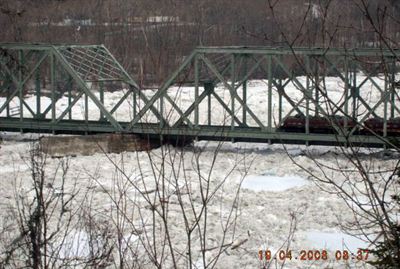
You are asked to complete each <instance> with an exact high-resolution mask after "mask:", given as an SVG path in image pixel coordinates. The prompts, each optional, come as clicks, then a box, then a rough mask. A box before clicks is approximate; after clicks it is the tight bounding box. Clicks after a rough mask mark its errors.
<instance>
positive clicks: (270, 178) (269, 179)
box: [242, 174, 308, 192]
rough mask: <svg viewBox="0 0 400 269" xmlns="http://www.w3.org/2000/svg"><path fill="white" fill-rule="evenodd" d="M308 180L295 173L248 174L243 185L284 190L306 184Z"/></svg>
mask: <svg viewBox="0 0 400 269" xmlns="http://www.w3.org/2000/svg"><path fill="white" fill-rule="evenodd" d="M307 183H308V182H307V180H305V179H303V178H301V177H299V176H295V175H285V176H276V175H268V174H266V175H259V176H247V177H245V178H244V180H243V183H242V187H243V188H244V189H250V190H253V191H274V192H282V191H285V190H288V189H291V188H296V187H301V186H304V185H306V184H307Z"/></svg>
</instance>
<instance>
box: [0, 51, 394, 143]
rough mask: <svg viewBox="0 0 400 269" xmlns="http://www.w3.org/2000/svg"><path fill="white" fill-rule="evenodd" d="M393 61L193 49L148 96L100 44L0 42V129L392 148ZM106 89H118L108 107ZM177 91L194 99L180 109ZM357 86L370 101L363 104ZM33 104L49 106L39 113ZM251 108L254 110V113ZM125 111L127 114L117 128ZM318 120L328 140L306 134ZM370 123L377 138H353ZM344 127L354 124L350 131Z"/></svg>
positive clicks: (380, 55) (373, 55) (365, 54)
mask: <svg viewBox="0 0 400 269" xmlns="http://www.w3.org/2000/svg"><path fill="white" fill-rule="evenodd" d="M399 56H400V51H398V50H380V49H332V48H330V49H321V48H314V49H313V48H294V49H290V48H264V47H199V48H197V49H195V50H194V51H193V53H191V55H189V56H188V57H187V58H186V59H185V60H184V62H183V63H182V65H181V66H179V68H177V70H176V71H175V72H174V73H173V74H172V75H171V77H170V78H169V79H167V80H166V82H165V83H164V84H163V85H162V86H161V87H160V88H159V89H158V90H157V91H155V92H154V93H150V92H149V91H146V90H145V89H141V88H140V87H139V85H138V84H137V83H136V82H135V80H134V79H133V78H132V77H131V76H130V75H129V74H128V73H127V72H126V71H125V69H124V68H123V67H122V66H121V64H120V63H119V62H118V61H117V60H116V59H115V58H114V56H113V55H112V54H111V53H110V51H109V50H107V48H105V47H104V46H103V45H88V46H85V45H84V46H81V45H46V44H0V94H1V95H0V96H1V99H0V130H12V131H34V132H53V133H82V134H86V133H98V132H104V133H107V132H118V133H138V134H144V135H152V136H159V135H162V136H174V137H179V136H188V137H193V138H198V139H208V140H228V141H255V142H268V143H280V142H284V143H295V144H298V143H303V144H307V145H311V144H323V145H337V144H341V145H349V143H355V144H357V145H360V146H376V147H382V146H384V145H389V146H395V145H394V143H397V142H395V141H396V139H397V138H396V137H395V136H394V135H393V133H390V132H389V131H388V121H389V120H393V119H394V118H396V117H399V116H400V106H399V102H400V98H399V94H398V84H399V83H398V82H397V81H396V74H397V73H398V72H397V66H398V64H399ZM332 76H333V77H337V78H339V79H340V81H341V83H342V85H338V88H337V89H336V90H337V91H339V92H340V93H341V94H342V95H341V98H340V100H333V99H332V98H331V97H330V92H329V91H327V90H326V83H327V78H328V77H332ZM377 78H379V79H381V80H384V82H383V83H378V82H377V81H378V80H377ZM253 82H256V83H264V84H265V86H264V87H263V91H262V92H258V93H256V95H255V93H253V92H252V90H253V88H252V87H249V83H253ZM116 85H117V86H116ZM179 85H181V86H182V85H183V86H184V87H185V88H184V89H186V90H185V91H183V92H185V93H180V90H181V89H180V87H181V86H179ZM109 87H113V88H115V87H119V88H120V89H121V90H123V91H121V93H123V94H121V95H120V97H119V99H118V100H114V101H113V103H110V100H108V99H107V94H108V92H109V91H108V88H109ZM187 87H189V88H190V90H192V91H193V93H192V96H194V99H192V100H191V101H190V102H189V103H187V102H188V101H187V100H186V105H184V106H182V104H181V101H180V100H181V99H182V95H183V94H187V89H188V88H187ZM366 88H369V90H370V91H371V92H372V93H373V94H375V95H377V96H380V98H378V99H377V100H375V101H372V102H371V100H370V98H369V97H368V95H366V92H365V91H366ZM32 89H33V90H32ZM240 91H241V94H240ZM372 93H371V94H372ZM258 95H260V96H258ZM31 96H34V98H33V99H32V98H29V100H30V101H29V102H30V103H28V101H27V100H28V98H27V97H31ZM64 97H65V98H64ZM186 97H187V96H186ZM186 97H185V98H186ZM43 98H49V99H50V105H48V106H46V107H44V106H43V105H44V102H43ZM16 100H17V103H16ZM32 100H35V102H34V104H32ZM254 100H256V101H258V102H254ZM257 103H262V104H263V105H259V108H261V110H262V111H258V110H259V109H258V110H255V109H254V107H253V106H254V104H257ZM126 104H128V105H129V106H130V107H131V109H130V110H129V111H130V112H129V115H123V116H125V118H124V119H122V120H121V119H120V118H119V117H120V115H121V113H120V110H121V109H122V108H123V107H125V106H126ZM126 113H127V112H126V111H124V112H123V114H126ZM296 115H297V116H298V117H304V119H305V126H304V130H300V131H299V130H298V132H288V131H287V130H285V129H284V128H283V127H284V125H285V122H286V121H287V120H288V119H290V118H291V117H293V116H296ZM222 116H224V117H225V118H222ZM318 116H323V117H325V118H326V119H327V120H328V121H329V123H330V125H331V126H332V128H333V129H332V133H326V134H318V133H315V131H313V129H312V126H311V124H310V122H311V119H312V117H318ZM337 117H343V118H344V126H340V124H338V122H337ZM378 117H379V118H381V119H382V120H383V126H382V130H380V131H381V133H382V136H380V137H376V136H367V135H365V133H362V132H360V130H362V128H364V127H365V126H364V123H365V121H367V120H368V119H370V118H378ZM351 119H354V120H357V122H358V124H357V125H356V126H355V127H351V128H350V120H351Z"/></svg>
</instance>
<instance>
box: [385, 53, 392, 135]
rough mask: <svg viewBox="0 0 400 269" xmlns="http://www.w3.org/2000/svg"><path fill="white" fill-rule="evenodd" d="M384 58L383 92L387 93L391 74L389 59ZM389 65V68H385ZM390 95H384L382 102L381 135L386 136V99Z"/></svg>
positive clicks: (387, 99)
mask: <svg viewBox="0 0 400 269" xmlns="http://www.w3.org/2000/svg"><path fill="white" fill-rule="evenodd" d="M386 60H388V59H386V58H384V60H383V64H384V65H385V70H386V72H385V74H384V75H385V82H384V84H385V85H384V87H385V90H384V92H385V93H387V92H389V91H390V89H389V87H390V79H391V75H390V63H391V61H390V60H389V61H387V62H386ZM387 67H389V68H387ZM389 98H390V95H386V97H385V101H384V102H383V137H387V120H388V111H387V110H388V101H389Z"/></svg>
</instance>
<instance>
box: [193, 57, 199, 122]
mask: <svg viewBox="0 0 400 269" xmlns="http://www.w3.org/2000/svg"><path fill="white" fill-rule="evenodd" d="M194 105H195V108H194V126H195V128H198V126H199V57H198V55H197V54H196V55H195V56H194Z"/></svg>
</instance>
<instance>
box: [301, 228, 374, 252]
mask: <svg viewBox="0 0 400 269" xmlns="http://www.w3.org/2000/svg"><path fill="white" fill-rule="evenodd" d="M305 235H306V238H307V240H308V241H309V242H310V245H312V246H313V247H314V248H315V249H329V250H332V251H336V250H349V251H351V252H353V253H355V252H357V250H358V249H359V248H362V249H364V248H368V246H369V244H368V242H366V241H365V240H361V239H359V238H357V237H354V236H351V235H348V234H344V233H341V232H321V231H309V232H306V234H305Z"/></svg>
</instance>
